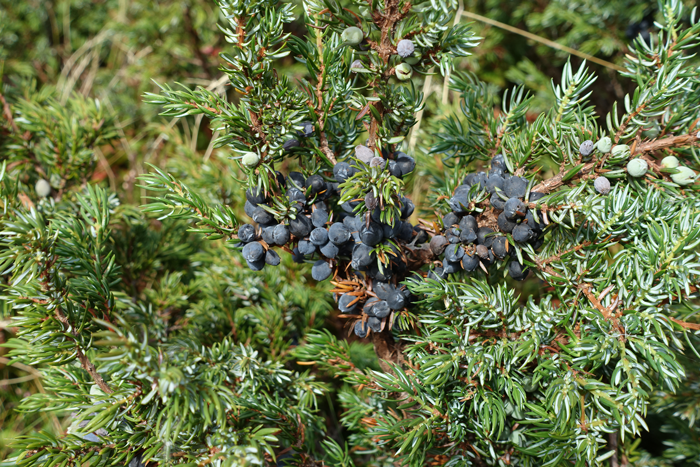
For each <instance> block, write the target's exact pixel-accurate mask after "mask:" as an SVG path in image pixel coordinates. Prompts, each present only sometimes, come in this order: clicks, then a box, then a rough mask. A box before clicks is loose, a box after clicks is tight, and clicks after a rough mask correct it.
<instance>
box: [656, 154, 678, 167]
mask: <svg viewBox="0 0 700 467" xmlns="http://www.w3.org/2000/svg"><path fill="white" fill-rule="evenodd" d="M679 165H680V162H679V161H678V158H677V157H676V156H666V157H664V158H663V159H661V167H663V168H664V169H675V168H676V167H678V166H679Z"/></svg>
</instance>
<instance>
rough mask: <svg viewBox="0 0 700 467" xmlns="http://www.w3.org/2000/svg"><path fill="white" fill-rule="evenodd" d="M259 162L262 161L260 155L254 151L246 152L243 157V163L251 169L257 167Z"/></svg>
mask: <svg viewBox="0 0 700 467" xmlns="http://www.w3.org/2000/svg"><path fill="white" fill-rule="evenodd" d="M258 162H260V156H258V155H257V154H256V153H254V152H246V153H245V154H243V157H242V158H241V163H242V164H243V165H245V166H246V167H248V168H249V169H252V168H253V167H256V166H257V165H258Z"/></svg>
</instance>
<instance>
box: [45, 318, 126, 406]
mask: <svg viewBox="0 0 700 467" xmlns="http://www.w3.org/2000/svg"><path fill="white" fill-rule="evenodd" d="M56 318H58V320H59V321H60V322H61V323H63V325H64V326H65V327H66V329H70V330H71V334H72V335H73V336H74V337H75V338H74V339H73V341H74V342H75V345H76V349H75V350H76V353H77V354H78V360H80V366H82V367H83V370H85V371H87V372H88V373H89V374H90V376H91V377H92V379H93V380H94V381H95V383H97V386H99V388H100V389H102V391H104V392H105V393H106V394H112V392H114V391H112V389H111V388H110V387H109V386H107V383H105V380H104V379H102V376H101V375H100V374H99V373H98V372H97V369H96V368H95V365H93V364H92V362H91V361H90V360H89V359H88V358H87V356H85V354H84V353H83V351H82V350H81V349H80V347H79V346H78V341H77V337H78V333H77V332H76V331H75V328H74V327H73V326H71V324H70V322H69V321H68V317H67V316H66V315H65V314H63V312H62V311H61V309H60V308H56Z"/></svg>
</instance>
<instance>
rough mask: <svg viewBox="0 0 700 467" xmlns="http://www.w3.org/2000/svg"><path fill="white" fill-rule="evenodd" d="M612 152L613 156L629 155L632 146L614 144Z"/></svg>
mask: <svg viewBox="0 0 700 467" xmlns="http://www.w3.org/2000/svg"><path fill="white" fill-rule="evenodd" d="M610 153H611V154H612V156H613V157H627V156H629V155H630V147H629V146H627V145H626V144H618V145H615V146H613V148H612V151H610Z"/></svg>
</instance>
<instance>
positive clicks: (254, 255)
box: [243, 242, 265, 262]
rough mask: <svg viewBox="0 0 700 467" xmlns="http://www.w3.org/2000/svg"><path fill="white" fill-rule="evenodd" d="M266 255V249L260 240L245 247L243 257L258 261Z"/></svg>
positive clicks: (247, 259)
mask: <svg viewBox="0 0 700 467" xmlns="http://www.w3.org/2000/svg"><path fill="white" fill-rule="evenodd" d="M264 256H265V249H264V248H263V246H262V245H261V244H259V243H258V242H253V243H248V244H247V245H246V246H244V247H243V258H245V260H246V261H250V262H256V261H258V260H260V259H263V258H264Z"/></svg>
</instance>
